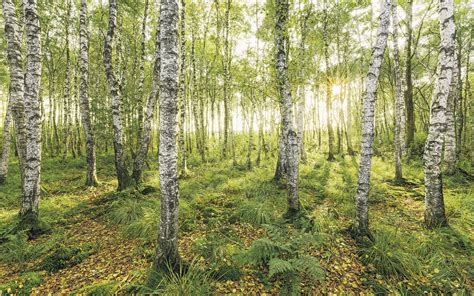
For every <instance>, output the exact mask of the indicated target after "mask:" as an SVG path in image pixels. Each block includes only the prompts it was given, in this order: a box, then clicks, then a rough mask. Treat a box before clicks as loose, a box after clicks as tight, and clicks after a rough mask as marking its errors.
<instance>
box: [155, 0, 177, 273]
mask: <svg viewBox="0 0 474 296" xmlns="http://www.w3.org/2000/svg"><path fill="white" fill-rule="evenodd" d="M178 15H179V9H178V1H177V0H162V1H161V12H160V40H161V50H160V55H161V63H162V65H161V71H160V147H159V164H160V168H159V171H160V192H161V211H160V233H159V237H158V246H157V250H156V259H155V267H160V266H164V265H165V264H169V265H171V266H173V267H177V265H178V264H179V261H180V258H179V253H178V237H177V234H178V209H179V205H178V200H179V188H178V165H177V161H178V155H177V153H178V149H177V145H176V126H177V125H176V115H177V111H178V56H179V54H178Z"/></svg>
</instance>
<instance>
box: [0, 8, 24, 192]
mask: <svg viewBox="0 0 474 296" xmlns="http://www.w3.org/2000/svg"><path fill="white" fill-rule="evenodd" d="M3 17H4V19H5V36H6V40H7V57H8V63H9V67H10V100H11V101H10V103H11V112H12V116H13V125H14V128H15V132H16V144H17V151H18V159H19V163H20V174H21V179H22V184H23V182H24V177H23V176H24V171H25V168H24V166H25V157H26V122H25V104H24V74H23V57H22V53H21V36H20V30H21V29H20V25H19V22H18V18H17V16H16V9H15V5H14V4H13V3H12V1H11V0H3Z"/></svg>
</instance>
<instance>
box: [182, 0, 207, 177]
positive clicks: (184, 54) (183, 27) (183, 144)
mask: <svg viewBox="0 0 474 296" xmlns="http://www.w3.org/2000/svg"><path fill="white" fill-rule="evenodd" d="M180 37H181V44H180V49H179V50H180V54H181V63H180V65H181V67H180V69H179V117H180V120H179V152H180V156H181V157H180V158H181V162H180V175H181V176H182V177H185V176H186V174H187V165H186V158H187V157H186V147H185V143H184V134H185V122H186V85H185V70H186V1H185V0H181V36H180ZM212 114H213V113H212ZM212 123H214V120H212ZM212 132H214V129H212Z"/></svg>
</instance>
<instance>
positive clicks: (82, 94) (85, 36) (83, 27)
mask: <svg viewBox="0 0 474 296" xmlns="http://www.w3.org/2000/svg"><path fill="white" fill-rule="evenodd" d="M79 26H80V28H79V70H80V72H81V73H80V85H79V99H80V106H81V118H82V126H83V128H84V132H85V135H86V150H87V151H86V154H87V156H86V158H87V175H86V185H87V186H96V185H97V184H98V182H97V174H96V158H95V143H94V131H93V130H92V122H91V115H90V106H89V30H88V29H87V2H86V0H81V13H80V19H79Z"/></svg>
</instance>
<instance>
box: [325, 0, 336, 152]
mask: <svg viewBox="0 0 474 296" xmlns="http://www.w3.org/2000/svg"><path fill="white" fill-rule="evenodd" d="M328 25H329V15H328V8H327V1H326V0H325V1H324V28H323V40H324V61H325V66H326V119H327V121H326V126H327V129H328V160H329V161H333V160H334V159H335V158H334V130H333V128H332V86H331V80H330V76H329V72H330V71H329V67H330V66H329V31H328V30H329V29H328Z"/></svg>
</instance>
